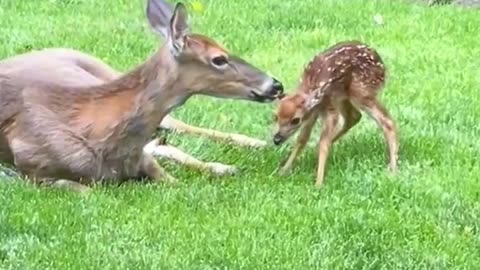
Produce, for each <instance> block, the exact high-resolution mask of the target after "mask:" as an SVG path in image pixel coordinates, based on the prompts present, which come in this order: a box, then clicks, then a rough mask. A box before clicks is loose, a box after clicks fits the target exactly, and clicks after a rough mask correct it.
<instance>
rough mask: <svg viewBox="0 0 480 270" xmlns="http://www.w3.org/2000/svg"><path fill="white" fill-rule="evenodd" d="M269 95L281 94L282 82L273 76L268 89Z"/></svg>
mask: <svg viewBox="0 0 480 270" xmlns="http://www.w3.org/2000/svg"><path fill="white" fill-rule="evenodd" d="M269 95H271V96H275V97H279V96H283V84H282V83H281V82H280V81H279V80H277V79H276V78H273V83H272V88H271V89H270V93H269Z"/></svg>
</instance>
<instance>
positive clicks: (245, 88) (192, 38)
mask: <svg viewBox="0 0 480 270" xmlns="http://www.w3.org/2000/svg"><path fill="white" fill-rule="evenodd" d="M147 18H148V20H149V23H150V25H151V26H152V28H153V29H154V30H155V31H156V32H157V33H159V34H160V35H161V36H163V37H164V38H165V39H166V44H165V46H164V47H163V49H164V50H168V51H169V52H168V53H169V54H170V55H171V59H173V60H174V62H175V65H176V70H177V71H178V76H179V81H181V82H182V84H183V85H182V87H183V88H184V89H185V90H186V91H188V94H204V95H210V96H216V97H222V98H231V99H244V100H250V101H256V102H270V101H273V100H274V99H276V98H277V97H278V96H279V95H282V93H283V86H282V83H280V82H279V81H278V80H276V79H275V78H273V77H271V76H269V75H267V74H266V73H265V72H263V71H262V70H260V69H258V68H256V67H255V66H253V65H252V64H250V63H248V62H247V61H245V60H243V59H241V58H240V57H238V56H235V55H232V54H230V53H229V52H228V51H227V50H226V49H225V48H223V47H222V46H220V45H219V44H218V43H217V42H215V41H214V40H212V39H211V38H208V37H206V36H204V35H201V34H195V33H191V32H190V30H189V24H188V14H187V10H186V8H185V6H184V5H183V4H182V3H177V4H176V5H175V7H174V8H172V7H171V6H170V4H168V3H167V2H166V1H165V0H148V4H147Z"/></svg>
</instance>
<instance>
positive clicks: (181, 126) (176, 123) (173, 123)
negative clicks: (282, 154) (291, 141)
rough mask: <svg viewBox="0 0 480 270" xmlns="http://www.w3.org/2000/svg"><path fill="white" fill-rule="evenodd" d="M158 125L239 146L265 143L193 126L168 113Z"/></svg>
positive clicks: (239, 135)
mask: <svg viewBox="0 0 480 270" xmlns="http://www.w3.org/2000/svg"><path fill="white" fill-rule="evenodd" d="M160 127H161V128H163V129H167V130H175V131H176V132H183V133H188V134H195V135H199V136H204V137H207V138H212V139H215V140H222V141H229V142H231V143H234V144H236V145H240V146H247V147H254V148H263V147H265V146H266V145H267V142H266V141H263V140H258V139H255V138H251V137H248V136H245V135H242V134H237V133H226V132H221V131H217V130H213V129H207V128H201V127H195V126H192V125H189V124H187V123H185V122H182V121H180V120H177V119H175V118H173V117H171V116H169V115H167V116H165V117H164V118H163V120H162V122H161V123H160Z"/></svg>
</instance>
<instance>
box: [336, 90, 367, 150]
mask: <svg viewBox="0 0 480 270" xmlns="http://www.w3.org/2000/svg"><path fill="white" fill-rule="evenodd" d="M340 113H341V114H342V117H343V119H344V123H343V126H342V128H341V129H340V130H338V132H337V134H336V135H335V137H334V138H333V141H332V143H334V142H336V141H337V140H338V139H340V138H341V137H342V136H343V135H345V134H346V133H347V132H348V131H349V130H350V129H351V128H352V127H354V126H355V125H357V124H358V122H360V119H361V118H362V114H361V113H360V111H358V110H357V108H355V107H354V106H353V105H352V103H351V102H350V101H348V100H345V101H343V102H342V104H341V106H340Z"/></svg>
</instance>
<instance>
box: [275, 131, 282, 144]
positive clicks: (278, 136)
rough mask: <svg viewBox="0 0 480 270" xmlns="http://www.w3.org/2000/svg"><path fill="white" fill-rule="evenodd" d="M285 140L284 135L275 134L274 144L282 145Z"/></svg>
mask: <svg viewBox="0 0 480 270" xmlns="http://www.w3.org/2000/svg"><path fill="white" fill-rule="evenodd" d="M283 140H284V138H283V136H282V135H280V134H278V133H277V134H275V136H273V143H274V144H275V145H280V144H281V143H282V142H283Z"/></svg>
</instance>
